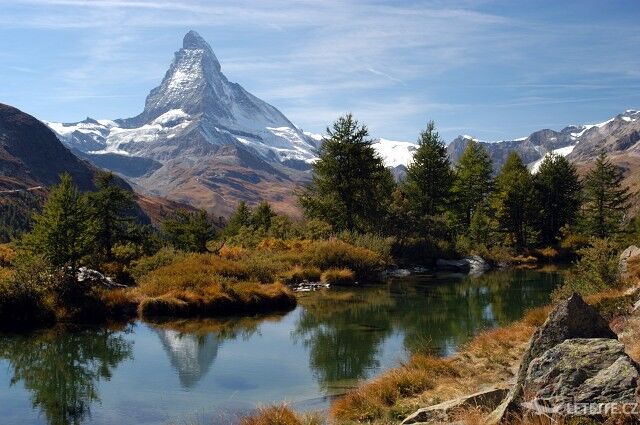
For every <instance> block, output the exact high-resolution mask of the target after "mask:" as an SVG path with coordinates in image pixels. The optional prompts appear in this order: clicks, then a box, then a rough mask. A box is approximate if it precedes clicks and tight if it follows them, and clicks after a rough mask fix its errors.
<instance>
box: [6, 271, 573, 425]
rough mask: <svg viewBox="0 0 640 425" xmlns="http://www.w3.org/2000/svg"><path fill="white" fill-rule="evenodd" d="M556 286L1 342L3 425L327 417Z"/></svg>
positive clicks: (483, 281) (414, 292)
mask: <svg viewBox="0 0 640 425" xmlns="http://www.w3.org/2000/svg"><path fill="white" fill-rule="evenodd" d="M561 279H562V277H561V274H560V273H558V272H553V271H550V272H543V271H537V270H499V271H492V272H489V273H486V274H484V275H482V276H478V277H470V276H463V275H452V274H448V275H435V276H434V275H413V276H409V277H403V278H391V279H389V280H387V281H386V282H384V283H381V284H375V285H373V284H372V285H361V286H359V287H356V288H335V289H334V288H331V289H322V290H319V291H315V292H308V293H301V294H300V297H299V299H300V303H299V305H298V307H297V308H296V309H295V310H293V311H290V312H288V313H284V314H273V315H267V316H257V317H228V318H219V319H206V320H205V319H202V320H180V321H172V322H166V323H153V324H152V323H146V322H141V321H138V322H135V323H133V324H128V325H122V326H111V327H71V328H70V327H64V328H63V327H56V328H53V329H48V330H41V331H37V332H35V333H31V334H28V335H7V334H4V335H0V423H2V424H4V425H17V424H20V425H29V424H50V425H66V424H78V425H80V424H100V425H115V424H176V425H177V424H185V425H187V424H188V425H191V424H203V425H204V424H212V423H213V424H231V423H236V422H237V420H238V418H239V417H241V416H242V415H244V414H247V413H249V412H251V411H252V410H253V409H255V408H256V407H257V406H260V405H267V404H271V403H278V402H282V401H285V402H287V403H288V404H289V405H290V406H291V407H293V408H295V409H296V410H300V411H306V410H322V409H326V408H327V407H328V406H329V404H330V403H331V400H332V399H333V398H334V397H337V396H339V395H341V394H343V393H344V392H346V391H348V390H349V389H350V388H353V387H354V386H356V385H357V384H358V383H359V382H361V381H362V380H365V379H368V378H371V377H373V376H375V375H377V374H380V373H381V372H383V371H384V370H386V369H389V368H392V367H394V366H397V365H398V364H399V363H400V362H401V361H402V360H403V359H405V358H407V356H408V355H410V354H411V353H412V352H415V351H419V350H420V351H423V350H429V351H431V352H434V353H437V354H439V355H442V356H447V355H451V354H452V353H454V352H455V351H456V349H457V348H458V347H459V346H460V345H461V344H463V343H464V342H466V341H468V340H469V339H470V338H472V337H473V336H474V335H476V334H477V333H478V332H480V331H482V330H485V329H490V328H495V327H499V326H504V325H507V324H509V323H510V322H513V321H515V320H518V319H520V318H521V317H522V316H523V314H524V313H525V312H526V311H527V310H528V309H531V308H534V307H537V306H540V305H544V304H547V303H548V302H549V301H550V293H551V291H552V290H553V288H554V287H555V286H556V285H558V284H559V283H560V282H561Z"/></svg>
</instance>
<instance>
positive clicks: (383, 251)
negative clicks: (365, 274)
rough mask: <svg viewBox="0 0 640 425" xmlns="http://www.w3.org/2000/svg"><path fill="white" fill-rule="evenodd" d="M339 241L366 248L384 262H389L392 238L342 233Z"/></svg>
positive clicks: (371, 234)
mask: <svg viewBox="0 0 640 425" xmlns="http://www.w3.org/2000/svg"><path fill="white" fill-rule="evenodd" d="M340 239H342V240H343V241H345V242H347V243H349V244H351V245H353V246H357V247H360V248H366V249H368V250H370V251H373V252H375V253H376V254H378V255H380V257H381V258H383V259H384V260H385V261H391V247H392V246H393V243H394V238H392V237H386V236H380V235H377V234H375V233H355V232H346V231H345V232H342V233H341V234H340Z"/></svg>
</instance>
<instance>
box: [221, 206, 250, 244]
mask: <svg viewBox="0 0 640 425" xmlns="http://www.w3.org/2000/svg"><path fill="white" fill-rule="evenodd" d="M251 214H252V212H251V209H250V208H249V207H248V206H247V203H246V202H244V201H240V202H239V203H238V206H237V207H236V209H235V211H234V212H233V214H232V215H231V217H229V222H228V223H227V226H226V227H225V228H224V235H226V236H234V235H237V234H238V232H239V231H240V229H241V228H242V227H243V226H250V225H251Z"/></svg>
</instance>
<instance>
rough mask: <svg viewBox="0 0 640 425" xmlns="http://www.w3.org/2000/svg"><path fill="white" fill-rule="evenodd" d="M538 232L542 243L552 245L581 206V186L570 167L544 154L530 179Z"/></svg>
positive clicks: (556, 157)
mask: <svg viewBox="0 0 640 425" xmlns="http://www.w3.org/2000/svg"><path fill="white" fill-rule="evenodd" d="M534 185H535V188H536V205H537V208H538V212H539V216H538V217H539V219H538V226H537V227H538V230H539V232H540V239H541V242H542V243H543V244H546V245H555V244H556V243H557V242H558V238H559V236H560V230H561V229H562V228H563V227H565V226H567V225H572V224H575V222H576V219H577V216H578V211H579V209H580V205H581V202H582V200H581V190H582V187H581V184H580V179H579V178H578V172H577V171H576V168H575V166H574V165H573V164H571V163H570V162H569V161H568V160H567V159H566V158H565V157H563V156H561V155H555V154H551V155H547V156H546V157H545V158H544V160H543V161H542V163H541V164H540V168H539V169H538V172H537V173H536V175H535V176H534Z"/></svg>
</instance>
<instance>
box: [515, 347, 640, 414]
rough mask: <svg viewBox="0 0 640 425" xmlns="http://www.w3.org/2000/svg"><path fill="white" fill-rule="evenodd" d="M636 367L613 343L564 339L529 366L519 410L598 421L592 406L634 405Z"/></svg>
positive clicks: (621, 349) (636, 377) (636, 380)
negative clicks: (584, 417)
mask: <svg viewBox="0 0 640 425" xmlns="http://www.w3.org/2000/svg"><path fill="white" fill-rule="evenodd" d="M638 376H639V375H638V365H637V364H636V363H635V362H634V361H633V360H632V359H631V358H630V357H629V356H628V355H627V354H626V353H625V352H624V346H623V345H622V343H620V342H619V341H617V340H615V339H606V338H590V339H585V338H578V339H568V340H566V341H563V342H561V343H560V344H558V345H556V346H555V347H552V348H551V349H549V350H547V351H545V352H544V353H543V354H542V355H540V356H539V357H537V358H535V359H533V360H532V361H531V363H530V364H529V367H528V369H527V373H526V376H525V379H524V382H523V388H522V393H523V395H524V396H523V403H521V407H523V408H524V409H526V410H528V411H529V412H527V413H529V414H530V415H531V414H533V415H536V414H538V415H539V414H555V415H563V416H601V414H600V412H598V413H596V412H595V411H593V412H591V411H592V410H593V407H592V406H599V405H605V404H609V406H610V408H612V406H613V405H617V406H623V405H632V404H633V403H635V402H636V389H637V385H638Z"/></svg>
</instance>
